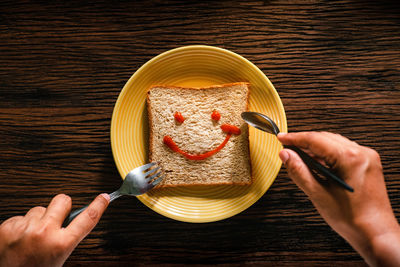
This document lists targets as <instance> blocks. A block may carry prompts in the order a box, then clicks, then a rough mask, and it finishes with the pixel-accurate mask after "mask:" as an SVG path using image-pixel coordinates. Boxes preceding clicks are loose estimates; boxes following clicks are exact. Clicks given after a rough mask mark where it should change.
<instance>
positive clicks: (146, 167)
mask: <svg viewBox="0 0 400 267" xmlns="http://www.w3.org/2000/svg"><path fill="white" fill-rule="evenodd" d="M154 165H156V163H155V162H150V163H147V164H145V165H143V166H140V167H137V168H136V169H135V171H141V172H143V171H145V170H147V169H149V168H150V167H152V166H154Z"/></svg>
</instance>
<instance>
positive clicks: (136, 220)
mask: <svg viewBox="0 0 400 267" xmlns="http://www.w3.org/2000/svg"><path fill="white" fill-rule="evenodd" d="M192 44H206V45H214V46H219V47H223V48H227V49H230V50H232V51H234V52H237V53H239V54H241V55H243V56H244V57H246V58H247V59H249V60H251V61H252V62H253V63H255V64H256V65H257V66H258V67H259V68H260V69H261V70H262V71H264V72H265V73H266V75H267V76H268V77H269V79H270V80H271V81H272V83H273V84H274V85H275V87H276V89H277V91H278V93H279V94H280V97H281V99H282V101H283V104H284V106H285V109H286V112H287V119H288V126H289V130H291V131H303V130H326V131H333V132H337V133H340V134H343V135H345V136H347V137H349V138H351V139H353V140H355V141H357V142H359V143H361V144H364V145H368V146H371V147H373V148H375V149H376V150H377V151H378V152H379V153H380V154H381V157H382V163H383V167H384V172H385V178H386V180H387V185H388V191H389V194H390V198H391V201H392V205H393V208H394V210H395V213H396V216H397V217H398V218H399V216H400V197H399V189H400V171H399V170H400V155H399V151H400V129H399V122H400V8H399V5H397V4H396V3H395V2H388V1H369V2H361V1H289V2H286V1H250V2H245V1H243V2H239V1H219V2H217V1H216V2H215V3H213V2H212V1H207V2H193V3H189V2H186V1H153V2H150V1H143V2H135V1H124V2H116V1H105V2H103V3H96V2H86V1H82V3H81V2H80V1H73V2H66V3H64V2H63V1H52V3H48V4H46V3H39V2H29V1H26V2H15V1H2V2H1V3H0V196H1V198H0V220H1V221H3V220H4V219H6V218H8V217H10V216H15V215H22V214H24V213H25V212H26V211H27V210H28V209H29V208H31V207H33V206H36V205H47V204H48V202H49V201H50V199H51V198H52V197H53V196H54V195H55V194H57V193H66V194H69V195H70V196H71V197H72V198H73V203H74V208H76V207H80V206H82V205H84V204H86V203H88V202H89V201H91V200H92V198H93V197H95V196H96V195H97V194H98V193H101V192H111V191H112V190H114V189H115V188H116V187H117V186H118V185H119V183H120V181H121V180H120V177H119V175H118V173H117V170H116V167H115V164H114V161H113V157H112V153H111V148H110V138H109V131H110V121H111V115H112V111H113V107H114V104H115V101H116V100H117V97H118V94H119V92H120V90H121V89H122V87H123V86H124V84H125V82H126V81H127V80H128V79H129V77H130V76H131V75H132V74H133V73H134V72H135V71H136V70H137V69H138V68H139V67H140V66H141V65H142V64H144V63H145V62H146V61H148V60H149V59H151V58H152V57H153V56H155V55H157V54H159V53H161V52H164V51H166V50H169V49H172V48H176V47H179V46H184V45H192ZM139 263H140V264H143V265H159V264H187V263H197V264H226V265H233V264H237V265H240V264H260V265H261V264H262V265H274V266H283V265H289V266H303V265H306V266H310V265H311V266H312V265H328V266H337V265H355V266H357V265H364V262H363V261H362V259H361V258H360V256H359V255H358V254H357V253H356V252H354V250H353V249H352V248H351V247H350V246H349V245H348V244H347V243H346V242H345V241H344V240H343V239H342V238H340V237H339V236H338V235H337V234H336V233H335V232H333V231H332V230H331V229H330V228H329V227H328V226H327V225H326V224H325V223H324V221H323V220H322V219H321V218H320V216H319V215H318V214H317V213H316V211H315V210H314V208H313V206H312V205H311V203H310V202H309V201H308V200H307V198H306V196H305V195H304V194H303V193H302V192H301V191H300V190H299V189H298V188H297V187H296V186H295V185H294V184H293V183H292V182H291V180H290V178H289V177H288V176H287V174H286V172H285V170H284V169H282V170H281V172H280V173H279V175H278V177H277V179H276V181H275V182H274V184H273V185H272V187H271V188H270V190H269V191H268V192H267V194H266V195H265V196H264V197H263V198H261V199H260V200H259V201H258V202H257V203H256V204H255V205H253V206H252V207H250V208H249V209H248V210H246V211H244V212H243V213H241V214H239V215H237V216H235V217H233V218H230V219H227V220H224V221H220V222H215V223H208V224H188V223H182V222H177V221H173V220H170V219H167V218H165V217H163V216H161V215H158V214H157V213H155V212H153V211H151V210H150V209H148V208H147V207H145V206H144V205H143V204H141V203H140V202H139V201H138V200H136V199H135V198H122V199H121V200H119V201H118V202H114V203H112V204H111V205H110V207H109V208H108V210H107V211H106V213H105V214H104V217H103V218H102V220H101V222H100V223H99V224H98V226H97V227H96V228H95V229H94V231H93V232H92V233H91V234H90V235H89V236H88V237H87V238H86V239H85V240H84V241H83V242H82V243H81V244H80V245H79V246H78V247H77V249H76V250H75V251H74V252H73V253H72V255H71V256H70V258H69V259H68V261H67V265H72V266H74V265H90V266H91V265H112V266H113V265H123V264H126V265H138V264H139Z"/></svg>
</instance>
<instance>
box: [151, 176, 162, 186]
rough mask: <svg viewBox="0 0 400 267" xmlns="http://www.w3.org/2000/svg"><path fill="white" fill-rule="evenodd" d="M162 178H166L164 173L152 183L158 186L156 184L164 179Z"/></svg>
mask: <svg viewBox="0 0 400 267" xmlns="http://www.w3.org/2000/svg"><path fill="white" fill-rule="evenodd" d="M162 179H164V175H162V176H161V177H158V178H157V179H155V180H154V181H153V182H152V183H151V184H152V185H153V186H156V185H158V183H159V182H161V181H162Z"/></svg>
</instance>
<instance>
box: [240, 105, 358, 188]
mask: <svg viewBox="0 0 400 267" xmlns="http://www.w3.org/2000/svg"><path fill="white" fill-rule="evenodd" d="M242 118H243V120H244V121H245V122H247V123H248V124H249V125H251V126H253V127H254V128H257V129H259V130H261V131H264V132H267V133H271V134H274V135H278V133H279V128H278V126H277V125H276V124H275V122H274V121H273V120H271V119H270V118H269V117H268V116H266V115H264V114H261V113H258V112H250V111H249V112H243V113H242ZM285 147H286V148H289V149H291V150H293V151H295V152H296V153H297V154H299V156H300V157H301V159H302V160H303V161H304V163H305V164H306V165H307V166H308V168H309V169H310V170H311V172H312V173H313V175H314V177H316V178H317V176H316V175H315V173H314V172H318V173H319V174H321V175H323V176H325V177H326V178H328V179H332V180H334V181H335V182H337V184H338V185H340V186H342V187H343V188H345V189H346V190H348V191H350V192H354V189H353V188H352V187H351V186H349V185H348V184H347V183H346V182H344V181H343V180H342V179H340V178H339V177H337V176H336V175H335V174H333V172H332V171H331V170H329V169H327V168H326V167H324V166H323V165H321V163H319V162H318V161H316V160H315V159H313V158H312V157H310V156H309V155H308V154H307V153H306V152H304V151H303V150H301V149H300V148H298V147H296V146H285ZM317 181H319V179H318V178H317Z"/></svg>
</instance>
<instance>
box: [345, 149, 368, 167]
mask: <svg viewBox="0 0 400 267" xmlns="http://www.w3.org/2000/svg"><path fill="white" fill-rule="evenodd" d="M342 154H343V155H342V158H343V159H345V160H346V161H347V162H348V163H349V164H350V165H360V164H362V163H363V162H365V154H364V153H362V149H360V147H359V146H354V147H353V146H352V147H348V148H346V149H345V150H343V151H342Z"/></svg>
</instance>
